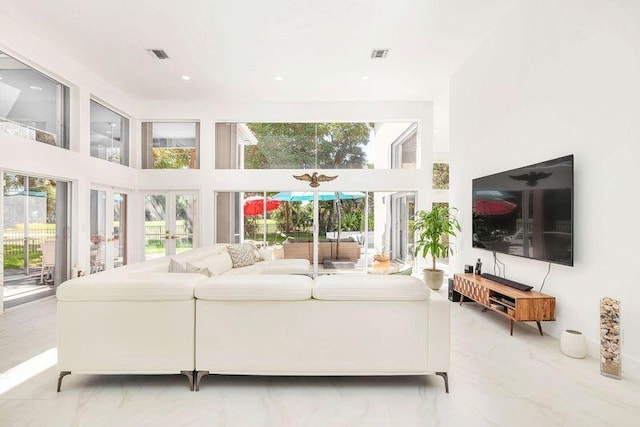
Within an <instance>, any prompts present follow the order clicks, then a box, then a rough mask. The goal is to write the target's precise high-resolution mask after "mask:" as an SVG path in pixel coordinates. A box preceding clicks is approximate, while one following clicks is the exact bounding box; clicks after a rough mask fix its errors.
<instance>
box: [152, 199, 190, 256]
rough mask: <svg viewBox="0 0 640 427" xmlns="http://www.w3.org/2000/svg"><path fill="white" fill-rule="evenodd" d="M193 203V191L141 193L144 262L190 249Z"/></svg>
mask: <svg viewBox="0 0 640 427" xmlns="http://www.w3.org/2000/svg"><path fill="white" fill-rule="evenodd" d="M196 202H197V197H196V193H195V192H182V191H168V192H153V193H147V194H145V196H144V257H145V259H153V258H158V257H161V256H164V255H174V254H177V253H180V252H184V251H187V250H189V249H193V247H194V245H195V243H196V238H197V232H196V224H197V221H196V219H197V218H196V212H197V209H196Z"/></svg>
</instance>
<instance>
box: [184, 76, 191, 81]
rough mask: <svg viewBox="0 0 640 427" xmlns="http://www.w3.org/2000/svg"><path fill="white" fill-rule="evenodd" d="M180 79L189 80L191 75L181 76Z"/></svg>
mask: <svg viewBox="0 0 640 427" xmlns="http://www.w3.org/2000/svg"><path fill="white" fill-rule="evenodd" d="M182 80H191V77H189V76H182Z"/></svg>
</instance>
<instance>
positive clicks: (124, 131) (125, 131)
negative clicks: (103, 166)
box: [89, 97, 131, 166]
mask: <svg viewBox="0 0 640 427" xmlns="http://www.w3.org/2000/svg"><path fill="white" fill-rule="evenodd" d="M93 104H97V105H99V106H100V107H103V108H106V109H107V110H109V111H111V112H112V113H114V114H116V115H117V116H119V117H120V119H121V122H122V121H124V123H126V126H122V125H121V131H120V135H121V141H120V142H121V144H122V146H123V151H124V152H125V153H126V155H124V156H123V155H122V154H121V156H120V159H121V160H120V162H114V161H113V160H109V159H103V158H101V157H97V156H94V155H93V154H91V144H92V142H91V112H92V105H93ZM112 136H113V135H112ZM125 136H126V142H123V140H124V139H125ZM125 146H126V149H125ZM89 155H90V156H91V157H93V158H95V159H101V160H105V161H107V162H110V163H115V164H119V165H122V166H131V117H130V116H128V115H126V114H124V113H122V112H120V111H119V110H118V109H116V108H113V107H111V106H109V104H107V103H105V102H103V101H101V100H99V99H98V98H95V97H91V98H90V99H89ZM123 159H124V160H126V161H125V162H124V163H123V162H122V160H123Z"/></svg>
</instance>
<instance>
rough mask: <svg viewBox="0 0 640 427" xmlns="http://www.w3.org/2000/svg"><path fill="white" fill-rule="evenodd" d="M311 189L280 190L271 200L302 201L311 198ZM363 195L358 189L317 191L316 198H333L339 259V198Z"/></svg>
mask: <svg viewBox="0 0 640 427" xmlns="http://www.w3.org/2000/svg"><path fill="white" fill-rule="evenodd" d="M313 193H314V192H313V191H281V192H280V193H278V194H276V195H275V196H273V197H271V200H282V201H286V202H302V201H306V200H313ZM364 197H365V194H364V193H361V192H359V191H318V200H320V201H325V200H335V201H336V206H337V211H338V212H337V213H338V240H337V242H336V258H338V260H339V259H340V232H341V230H342V207H341V205H340V200H355V199H362V198H364Z"/></svg>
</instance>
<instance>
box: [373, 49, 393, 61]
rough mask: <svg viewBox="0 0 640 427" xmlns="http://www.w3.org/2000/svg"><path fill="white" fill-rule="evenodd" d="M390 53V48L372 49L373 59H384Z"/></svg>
mask: <svg viewBox="0 0 640 427" xmlns="http://www.w3.org/2000/svg"><path fill="white" fill-rule="evenodd" d="M387 54H389V49H373V50H372V51H371V59H384V58H386V57H387Z"/></svg>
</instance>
